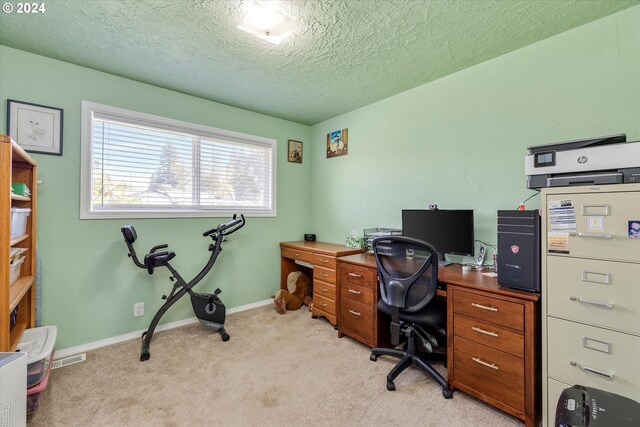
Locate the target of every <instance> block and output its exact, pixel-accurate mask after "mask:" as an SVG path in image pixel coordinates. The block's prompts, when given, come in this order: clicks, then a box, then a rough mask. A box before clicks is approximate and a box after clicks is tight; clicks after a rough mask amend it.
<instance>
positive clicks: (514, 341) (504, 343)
mask: <svg viewBox="0 0 640 427" xmlns="http://www.w3.org/2000/svg"><path fill="white" fill-rule="evenodd" d="M453 322H454V323H453V334H454V335H456V336H459V337H463V338H466V339H468V340H471V341H475V342H477V343H480V344H484V345H486V346H487V347H491V348H495V349H497V350H501V351H504V352H507V353H510V354H513V355H514V356H518V357H523V356H524V336H523V335H522V334H520V333H518V332H515V331H513V330H511V329H508V328H504V327H502V326H497V325H492V324H491V323H486V322H483V321H481V320H478V319H474V318H472V317H467V316H464V315H462V314H456V315H455V317H454V320H453Z"/></svg>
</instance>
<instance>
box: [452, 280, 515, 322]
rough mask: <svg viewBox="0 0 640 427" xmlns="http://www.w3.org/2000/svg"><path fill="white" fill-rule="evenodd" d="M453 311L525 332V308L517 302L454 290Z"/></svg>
mask: <svg viewBox="0 0 640 427" xmlns="http://www.w3.org/2000/svg"><path fill="white" fill-rule="evenodd" d="M453 311H454V312H456V313H462V314H465V315H467V316H470V317H474V318H477V319H482V320H483V321H486V322H491V323H495V324H497V325H503V326H506V327H508V328H511V329H515V330H517V331H524V306H523V305H522V304H518V303H515V302H510V301H505V300H501V299H497V298H493V297H491V296H488V295H483V294H476V293H471V292H464V291H461V290H458V289H454V291H453Z"/></svg>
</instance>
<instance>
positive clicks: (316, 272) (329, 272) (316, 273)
mask: <svg viewBox="0 0 640 427" xmlns="http://www.w3.org/2000/svg"><path fill="white" fill-rule="evenodd" d="M313 280H314V281H315V280H322V281H323V282H327V283H336V271H335V270H333V269H330V268H324V267H320V266H319V265H315V266H314V267H313Z"/></svg>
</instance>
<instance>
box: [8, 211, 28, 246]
mask: <svg viewBox="0 0 640 427" xmlns="http://www.w3.org/2000/svg"><path fill="white" fill-rule="evenodd" d="M29 215H31V209H30V208H11V238H12V239H15V238H16V237H20V236H22V235H23V234H25V233H26V232H27V217H28V216H29Z"/></svg>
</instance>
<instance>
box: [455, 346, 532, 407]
mask: <svg viewBox="0 0 640 427" xmlns="http://www.w3.org/2000/svg"><path fill="white" fill-rule="evenodd" d="M453 345H454V356H453V370H454V376H455V380H456V382H459V383H462V384H464V385H466V386H467V387H471V388H472V389H474V390H476V391H477V392H479V393H480V394H483V395H486V396H491V397H492V398H493V399H496V400H498V401H500V402H502V403H504V404H505V405H507V406H510V407H512V408H514V409H517V410H518V411H523V410H524V359H522V358H519V357H516V356H513V355H511V354H507V353H504V352H502V351H498V350H494V349H492V348H489V347H487V346H485V345H482V344H477V343H474V342H472V341H469V340H466V339H464V338H460V337H454V338H453Z"/></svg>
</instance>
